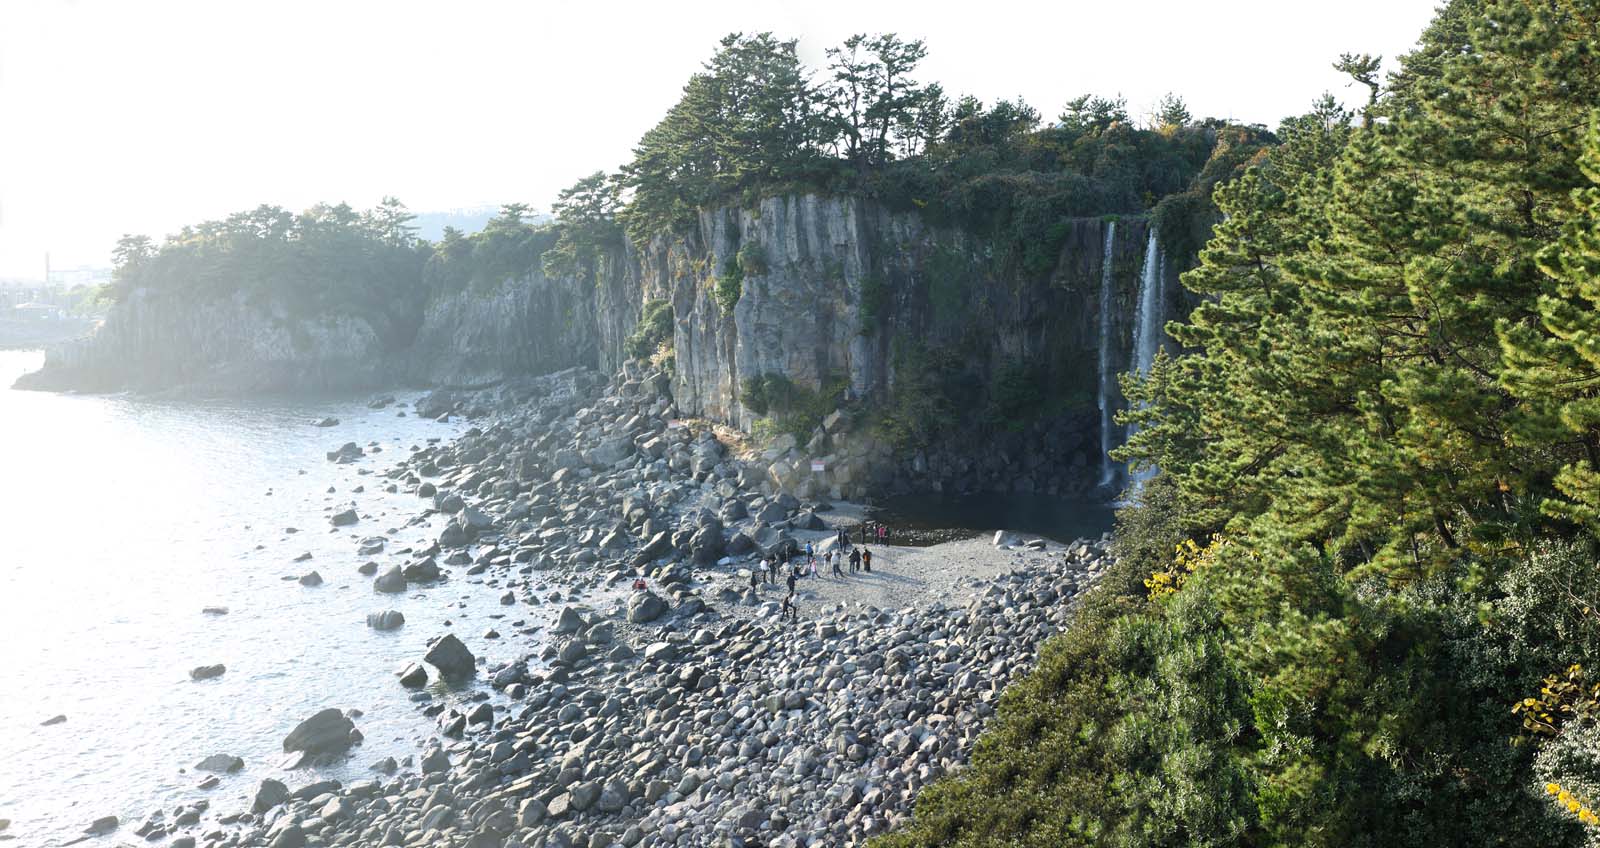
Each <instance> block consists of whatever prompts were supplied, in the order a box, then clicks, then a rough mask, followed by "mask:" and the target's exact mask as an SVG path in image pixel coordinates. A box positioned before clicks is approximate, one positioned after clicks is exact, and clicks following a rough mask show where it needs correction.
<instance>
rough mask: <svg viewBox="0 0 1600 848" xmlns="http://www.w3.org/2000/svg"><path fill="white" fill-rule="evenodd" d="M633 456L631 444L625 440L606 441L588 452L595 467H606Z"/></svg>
mask: <svg viewBox="0 0 1600 848" xmlns="http://www.w3.org/2000/svg"><path fill="white" fill-rule="evenodd" d="M632 455H633V443H632V442H630V441H628V440H627V439H606V440H605V441H602V442H601V443H600V444H598V445H596V446H595V448H594V450H592V451H590V452H589V458H590V460H592V461H593V462H594V464H595V465H598V466H602V467H607V466H612V465H616V464H617V463H619V462H621V461H623V460H624V459H627V458H628V457H630V456H632Z"/></svg>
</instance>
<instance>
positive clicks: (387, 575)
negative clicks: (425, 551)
mask: <svg viewBox="0 0 1600 848" xmlns="http://www.w3.org/2000/svg"><path fill="white" fill-rule="evenodd" d="M372 588H373V589H376V590H377V591H379V592H389V593H391V594H393V593H395V592H404V591H405V590H406V575H405V572H403V571H401V570H400V566H398V565H391V566H389V570H388V571H385V572H384V573H383V574H381V575H379V576H378V579H377V580H374V581H372Z"/></svg>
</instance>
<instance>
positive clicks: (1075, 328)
mask: <svg viewBox="0 0 1600 848" xmlns="http://www.w3.org/2000/svg"><path fill="white" fill-rule="evenodd" d="M1062 227H1063V229H1062V231H1061V233H1062V243H1061V249H1060V252H1059V254H1058V255H1057V257H1056V261H1055V263H1054V265H1053V267H1051V268H1049V269H1048V270H1046V271H1042V272H1041V271H1037V270H1036V271H1035V272H1033V273H1025V272H1023V271H1021V270H1019V269H1018V268H1017V267H1016V263H1012V262H1008V261H1006V258H1005V257H1001V256H996V255H995V251H994V248H993V247H992V245H991V243H990V242H989V241H988V240H987V239H983V238H978V237H975V236H973V235H971V234H969V233H965V232H962V231H960V230H958V229H952V228H939V227H932V226H929V225H928V224H927V223H926V222H925V221H924V219H923V218H922V216H921V215H919V214H917V213H914V212H899V211H891V210H889V209H886V208H884V207H882V206H881V205H878V204H876V203H874V202H872V201H869V200H865V199H862V198H853V197H822V196H817V195H799V196H786V197H774V198H768V199H766V200H763V201H761V202H760V203H759V204H757V205H756V206H755V207H753V208H725V209H716V210H707V211H704V212H703V213H702V214H701V215H700V217H699V220H698V225H697V226H696V227H694V228H693V229H692V231H691V232H688V233H685V234H670V235H662V236H659V237H657V238H656V239H654V240H653V241H651V242H650V243H649V244H648V245H644V246H642V247H635V246H632V245H623V246H618V247H616V248H614V249H612V250H610V251H607V252H604V253H602V254H601V255H600V256H599V257H598V259H597V260H596V261H595V262H594V263H593V267H592V268H590V269H588V272H587V273H586V274H584V275H583V276H581V277H579V278H548V277H546V276H545V275H544V274H542V273H541V272H539V271H537V270H535V271H532V272H530V273H529V274H528V275H526V276H524V277H522V278H518V279H512V280H506V281H504V282H503V283H501V284H500V285H499V286H496V287H494V288H493V289H492V290H487V291H484V290H479V289H476V288H471V287H469V288H468V289H467V290H464V291H460V292H445V293H435V294H434V295H433V296H432V298H431V299H430V300H429V301H428V302H427V303H426V304H424V305H421V306H420V307H419V309H420V315H417V316H414V318H415V320H414V322H413V323H412V324H411V327H413V328H414V329H412V330H411V331H410V332H399V333H397V332H396V328H395V327H394V326H392V325H391V326H384V327H378V328H375V327H374V326H372V324H371V323H370V322H369V319H367V318H364V317H362V316H355V315H332V316H322V317H318V318H316V319H312V320H305V319H300V320H296V319H292V318H290V317H289V314H288V312H287V311H286V310H284V309H283V308H282V307H281V306H275V305H273V304H272V303H270V302H269V303H262V302H259V301H256V300H248V299H246V298H244V297H243V296H235V297H231V298H222V299H213V300H210V301H203V302H194V301H181V302H180V301H178V300H177V299H175V298H173V297H170V296H168V297H166V298H163V297H158V296H155V295H152V294H150V293H148V292H139V293H136V294H134V295H133V296H132V297H130V298H129V299H128V300H127V302H125V303H123V304H121V305H119V306H118V307H117V308H116V309H115V310H114V311H113V314H112V315H111V316H110V317H109V318H108V319H107V321H106V323H105V326H104V327H103V328H102V329H101V330H100V331H99V332H98V333H97V334H96V335H95V336H94V337H92V338H91V339H89V340H86V341H83V342H78V343H74V344H71V345H68V346H65V347H62V348H60V349H57V350H53V351H51V353H50V355H49V357H48V360H47V364H46V368H45V369H44V370H43V371H41V372H39V373H37V374H34V375H29V377H28V378H26V380H25V383H24V384H25V385H27V386H30V387H35V388H77V389H88V390H112V389H128V388H132V389H161V388H171V387H174V386H183V387H186V388H190V389H197V390H200V391H206V392H226V393H244V392H259V391H272V390H307V389H319V390H320V389H356V388H378V387H381V386H384V385H386V384H392V383H397V382H403V383H412V384H427V385H442V386H472V385H483V384H486V383H490V382H493V381H496V380H499V379H501V378H503V377H506V376H513V375H522V374H536V373H546V372H551V371H556V370H560V369H563V368H567V367H571V366H579V365H584V366H591V367H592V366H598V367H599V368H600V369H602V371H604V372H605V373H614V372H615V371H616V370H617V369H618V368H619V367H620V366H621V365H622V364H623V362H624V361H625V360H626V358H627V355H626V353H625V342H626V340H627V338H628V337H629V335H630V334H632V333H633V332H634V330H635V328H636V326H637V325H638V324H639V321H640V316H641V315H642V314H644V312H645V308H646V306H647V305H648V304H651V303H653V302H665V303H670V304H671V306H672V310H673V328H672V336H673V348H674V357H675V362H674V368H673V369H672V377H671V381H672V382H671V390H672V394H673V397H674V400H675V403H676V407H677V410H678V412H679V413H680V414H684V415H690V416H698V417H705V418H710V419H714V420H717V421H721V422H725V423H728V424H732V425H734V426H737V427H740V428H743V429H746V430H749V429H752V427H753V426H754V425H755V424H756V422H757V420H758V418H759V417H760V414H759V412H758V410H757V409H755V408H752V404H751V403H750V400H751V399H750V398H749V397H748V396H747V395H748V387H749V386H750V385H751V382H752V381H758V380H760V379H763V378H768V377H770V376H772V375H778V376H781V377H784V378H787V380H788V381H789V382H790V383H792V384H793V385H795V386H799V387H801V388H802V389H809V390H812V391H816V390H820V389H824V388H828V389H834V388H838V387H845V388H846V389H847V391H846V393H845V396H846V398H847V400H846V402H845V404H844V406H843V407H842V408H841V410H840V411H841V413H842V415H841V416H839V417H836V418H835V419H834V422H835V424H834V426H832V427H829V428H820V427H819V428H818V429H817V430H816V431H815V432H814V433H812V434H810V436H811V437H810V438H809V439H807V438H806V435H805V434H801V439H800V443H799V444H795V445H793V446H792V447H791V448H790V449H789V450H787V451H780V452H779V455H776V456H774V457H771V460H772V462H771V467H772V468H773V469H774V477H782V478H783V485H784V487H785V488H786V489H790V490H796V489H799V488H802V487H809V488H811V489H817V490H821V491H835V492H839V493H841V494H847V495H849V494H860V493H862V492H864V491H881V490H892V489H930V488H931V489H947V490H958V491H959V490H993V489H1005V490H1015V491H1038V492H1050V493H1056V494H1077V493H1083V492H1085V491H1086V490H1088V489H1090V488H1092V487H1093V486H1094V485H1095V484H1096V482H1097V481H1098V478H1099V475H1098V474H1097V473H1096V471H1097V470H1098V469H1099V462H1100V460H1099V457H1100V455H1101V454H1102V452H1103V451H1102V450H1101V446H1102V439H1101V430H1102V429H1106V430H1110V429H1111V427H1104V428H1103V425H1102V422H1104V421H1105V418H1104V416H1102V415H1101V414H1100V412H1099V411H1098V410H1099V407H1101V406H1102V405H1109V406H1110V407H1115V406H1119V405H1120V403H1121V399H1120V396H1119V394H1118V392H1117V391H1116V387H1115V383H1114V380H1108V379H1107V374H1115V373H1116V372H1120V371H1123V370H1127V369H1128V367H1129V366H1130V363H1131V362H1132V361H1133V357H1134V356H1135V353H1134V348H1135V347H1136V344H1135V339H1134V336H1135V334H1136V325H1137V324H1138V322H1139V315H1138V313H1139V303H1140V292H1141V286H1143V287H1144V288H1149V286H1150V279H1151V277H1150V275H1146V274H1142V270H1143V269H1144V268H1145V267H1146V266H1147V265H1149V264H1150V262H1149V256H1148V255H1147V247H1148V246H1149V245H1150V244H1151V241H1150V239H1149V235H1150V234H1149V232H1148V227H1147V225H1146V223H1145V222H1144V221H1143V220H1141V219H1123V220H1119V221H1117V222H1116V223H1115V225H1114V227H1113V225H1112V223H1111V222H1109V221H1105V220H1101V219H1098V218H1085V219H1076V220H1068V221H1065V222H1063V224H1062ZM1108 263H1109V275H1108V274H1107V273H1106V269H1107V265H1108ZM1159 268H1160V270H1161V272H1162V273H1164V274H1165V275H1166V277H1171V278H1175V276H1176V272H1177V270H1178V269H1176V268H1169V267H1168V265H1167V263H1165V262H1163V263H1161V264H1160V266H1159ZM729 278H736V280H737V282H734V283H732V284H731V285H730V281H729ZM1162 279H1163V281H1164V283H1165V285H1163V286H1162V287H1161V291H1163V292H1165V293H1167V297H1168V298H1171V297H1175V296H1176V294H1175V293H1176V292H1177V291H1178V287H1177V286H1176V285H1175V284H1173V280H1171V279H1165V278H1162ZM719 286H720V287H721V289H722V293H721V296H719V293H718V289H719ZM735 294H736V299H735V298H734V295H735ZM728 303H731V307H730V306H728V305H725V304H728ZM1159 306H1160V308H1159V310H1158V313H1159V315H1171V314H1174V308H1173V307H1174V304H1172V303H1167V302H1163V303H1160V304H1159ZM1103 310H1109V321H1107V322H1102V321H1101V320H1100V316H1101V313H1102V311H1103ZM1149 317H1150V316H1149V315H1148V314H1147V315H1146V319H1147V320H1146V323H1148V319H1149ZM1158 317H1159V316H1158ZM1102 336H1105V338H1104V339H1102ZM1102 345H1105V346H1106V347H1107V350H1106V356H1105V357H1104V359H1103V361H1102V357H1101V355H1100V351H1101V348H1102ZM926 351H937V352H944V353H947V354H949V357H947V358H953V359H955V360H956V361H959V362H960V363H961V364H962V367H963V368H964V369H966V371H967V372H968V373H967V375H966V376H967V377H969V378H970V379H971V380H972V381H974V382H973V385H974V386H975V388H974V391H973V392H972V397H971V398H970V402H971V403H972V404H978V403H980V402H981V400H980V398H981V397H983V396H985V395H988V394H992V391H991V389H992V388H993V387H994V386H995V385H996V384H997V383H999V382H1003V381H1004V379H1005V374H1006V373H1007V372H1008V370H1009V371H1011V372H1016V371H1018V369H1021V370H1023V371H1026V372H1027V373H1028V374H1030V375H1032V377H1031V379H1035V380H1037V381H1038V382H1039V383H1041V384H1045V385H1047V386H1048V387H1049V390H1050V391H1051V392H1052V396H1051V399H1050V404H1049V406H1048V408H1045V409H1036V410H1033V411H1032V412H1030V414H1029V416H1028V417H1027V418H1026V420H1015V421H1002V422H1000V423H1001V424H1002V425H1004V426H999V427H996V426H994V422H993V421H990V422H989V425H987V426H985V427H984V428H982V429H967V430H960V429H957V430H955V431H953V432H947V433H945V434H944V436H943V438H942V439H940V440H937V441H933V442H930V443H924V444H917V445H913V446H910V447H907V446H906V445H897V446H895V447H894V449H891V448H890V446H888V445H885V444H882V443H881V441H880V440H879V439H878V437H877V435H876V434H875V433H874V432H873V429H872V428H871V427H870V426H864V425H863V424H864V419H867V418H870V415H868V414H866V411H867V410H869V409H870V408H872V407H873V406H874V405H875V404H881V403H883V402H888V401H890V400H891V399H893V398H894V397H895V396H896V392H897V390H899V391H903V390H904V388H905V385H907V380H908V375H909V374H910V372H909V371H908V369H911V368H914V367H915V363H916V361H917V360H916V356H917V355H918V352H926ZM967 400H968V399H966V398H961V399H958V401H959V402H967ZM757 406H759V404H757ZM966 411H970V410H958V412H966ZM858 413H859V414H858ZM841 422H843V423H841ZM865 423H866V424H867V425H870V421H866V422H865ZM1112 427H1114V425H1112ZM1120 441H1121V434H1120V433H1114V434H1111V438H1110V439H1109V442H1110V443H1112V444H1116V443H1120ZM811 460H820V461H823V462H824V464H825V466H826V467H827V469H828V471H826V472H825V473H823V474H821V475H816V476H809V475H810V462H811Z"/></svg>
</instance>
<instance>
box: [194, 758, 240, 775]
mask: <svg viewBox="0 0 1600 848" xmlns="http://www.w3.org/2000/svg"><path fill="white" fill-rule="evenodd" d="M194 767H195V769H196V770H198V771H220V772H226V773H228V774H232V773H234V772H236V771H238V770H240V769H242V768H244V760H242V759H240V758H239V757H235V756H233V755H232V754H212V755H211V756H209V757H206V758H205V759H203V760H201V761H200V762H198V763H195V766H194Z"/></svg>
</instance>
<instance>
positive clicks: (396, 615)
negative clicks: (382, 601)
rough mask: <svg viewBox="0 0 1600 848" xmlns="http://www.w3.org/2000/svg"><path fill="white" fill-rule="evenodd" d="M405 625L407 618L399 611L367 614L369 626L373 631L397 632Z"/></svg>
mask: <svg viewBox="0 0 1600 848" xmlns="http://www.w3.org/2000/svg"><path fill="white" fill-rule="evenodd" d="M405 623H406V617H405V616H404V615H402V614H401V613H400V611H399V610H384V611H383V612H369V613H367V626H368V627H370V628H372V629H373V630H396V629H398V628H399V627H400V626H401V625H402V624H405Z"/></svg>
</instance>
